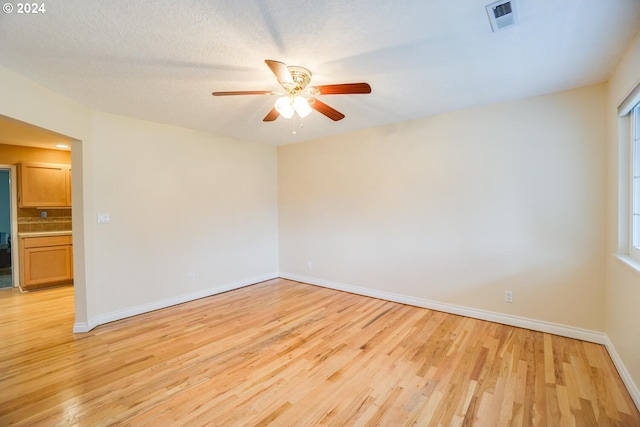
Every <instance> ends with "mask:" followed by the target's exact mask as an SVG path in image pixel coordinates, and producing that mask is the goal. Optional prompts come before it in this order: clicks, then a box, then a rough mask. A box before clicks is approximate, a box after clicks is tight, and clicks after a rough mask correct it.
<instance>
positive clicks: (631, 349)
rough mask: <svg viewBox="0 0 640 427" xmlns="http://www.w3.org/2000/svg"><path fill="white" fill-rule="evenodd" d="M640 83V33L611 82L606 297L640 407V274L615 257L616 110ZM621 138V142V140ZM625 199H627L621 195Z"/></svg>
mask: <svg viewBox="0 0 640 427" xmlns="http://www.w3.org/2000/svg"><path fill="white" fill-rule="evenodd" d="M639 84H640V33H639V34H638V35H637V36H636V37H635V39H634V41H633V42H632V43H631V45H630V46H629V48H628V50H627V52H626V54H625V56H624V57H623V59H622V60H621V61H620V63H619V64H618V66H617V68H616V70H615V72H614V74H613V76H612V78H611V80H610V82H609V97H608V103H607V110H606V114H607V119H608V120H609V126H608V133H607V159H608V165H609V167H608V172H607V182H608V186H607V190H608V191H607V252H606V260H607V288H606V291H607V297H606V332H607V335H608V336H609V339H610V340H611V342H612V343H613V344H614V346H615V349H616V352H617V353H618V355H619V357H620V359H621V360H622V362H623V363H624V365H625V366H626V369H627V371H628V373H629V375H630V377H631V379H632V380H633V382H634V383H635V385H636V387H635V396H634V397H635V398H636V403H637V404H638V405H639V406H640V394H639V393H638V385H640V333H639V332H638V325H640V310H639V309H638V306H639V304H640V271H638V270H636V269H634V268H632V267H630V266H629V265H627V264H625V263H623V262H622V261H620V260H619V259H618V258H616V257H614V256H613V254H615V253H617V252H618V243H619V239H618V232H619V230H621V228H620V225H621V224H619V222H618V219H619V217H620V216H624V215H626V209H625V208H623V209H622V210H623V211H622V212H621V211H619V209H618V194H619V190H620V188H621V187H619V186H618V184H619V183H618V180H619V168H620V167H621V166H624V165H621V164H620V163H619V158H618V146H619V143H621V144H623V145H626V144H628V141H626V138H625V137H624V135H623V134H622V133H620V134H619V133H618V130H619V118H618V115H617V107H618V105H619V104H620V103H621V102H622V100H624V98H625V97H626V95H627V94H628V93H629V92H631V90H633V88H634V87H636V86H637V85H639ZM621 139H622V140H621ZM622 197H626V195H625V194H622Z"/></svg>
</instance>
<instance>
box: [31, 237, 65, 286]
mask: <svg viewBox="0 0 640 427" xmlns="http://www.w3.org/2000/svg"><path fill="white" fill-rule="evenodd" d="M20 248H21V258H20V259H21V268H20V270H21V271H20V285H21V286H22V288H23V289H25V290H30V289H37V288H42V287H46V286H52V285H62V284H67V283H72V282H73V246H72V237H71V235H64V236H43V237H21V238H20Z"/></svg>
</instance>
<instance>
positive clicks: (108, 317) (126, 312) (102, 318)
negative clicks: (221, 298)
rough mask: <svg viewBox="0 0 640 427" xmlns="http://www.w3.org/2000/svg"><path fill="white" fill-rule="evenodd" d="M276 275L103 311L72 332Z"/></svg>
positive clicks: (241, 286)
mask: <svg viewBox="0 0 640 427" xmlns="http://www.w3.org/2000/svg"><path fill="white" fill-rule="evenodd" d="M277 277H278V273H270V274H265V275H263V276H258V277H253V278H251V279H245V280H240V281H238V282H233V283H228V284H226V285H221V286H216V287H213V288H208V289H203V290H201V291H197V292H191V293H189V294H185V295H179V296H176V297H172V298H166V299H163V300H159V301H154V302H150V303H147V304H142V305H138V306H135V307H129V308H125V309H122V310H117V311H112V312H111V313H105V314H101V315H98V316H96V317H94V318H91V319H89V321H88V322H76V323H74V325H73V332H74V333H83V332H89V331H90V330H92V329H93V328H95V327H96V326H100V325H104V324H105V323H109V322H114V321H116V320H121V319H126V318H127V317H133V316H137V315H139V314H143V313H148V312H150V311H154V310H159V309H161V308H167V307H171V306H172V305H178V304H182V303H185V302H188V301H194V300H197V299H200V298H205V297H209V296H211V295H216V294H221V293H223V292H227V291H231V290H234V289H239V288H243V287H245V286H249V285H253V284H256V283H260V282H264V281H266V280H271V279H276V278H277Z"/></svg>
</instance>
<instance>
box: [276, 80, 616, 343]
mask: <svg viewBox="0 0 640 427" xmlns="http://www.w3.org/2000/svg"><path fill="white" fill-rule="evenodd" d="M605 100H606V87H605V86H604V85H598V86H593V87H587V88H582V89H577V90H572V91H568V92H562V93H557V94H553V95H548V96H541V97H537V98H532V99H525V100H520V101H514V102H509V103H505V104H499V105H491V106H488V107H483V108H476V109H472V110H466V111H460V112H455V113H450V114H444V115H440V116H436V117H430V118H425V119H421V120H416V121H411V122H407V123H402V124H398V125H391V126H385V127H380V128H376V129H369V130H364V131H359V132H355V133H351V134H348V135H342V136H338V137H333V138H328V139H323V140H318V141H313V142H308V143H301V144H295V145H288V146H282V147H279V149H278V162H279V166H278V169H279V175H278V181H279V224H280V234H279V236H280V270H281V272H282V273H283V274H284V275H295V276H304V277H310V278H313V279H314V280H320V281H331V282H336V283H339V284H346V285H349V286H358V287H364V288H370V289H374V290H377V291H382V292H390V293H395V294H401V295H407V296H410V297H415V298H419V299H425V300H430V301H437V302H441V303H448V304H455V305H460V306H465V307H472V308H475V309H481V310H488V311H493V312H498V313H504V314H509V315H515V316H522V317H526V318H532V319H537V320H542V321H547V322H553V323H557V324H562V325H571V326H575V327H578V328H585V329H588V330H594V331H603V330H604V306H603V300H604V274H605V273H604V250H603V248H604V241H605V237H604V223H605V219H604V217H605V215H604V212H605V210H604V199H605V184H604V182H605V161H604V157H605V144H604V138H605V119H604V104H605ZM308 261H311V263H312V269H311V270H310V269H308V267H307V262H308ZM505 290H512V291H513V292H514V302H513V303H512V304H508V303H505V302H504V291H505Z"/></svg>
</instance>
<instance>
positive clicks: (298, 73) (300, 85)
mask: <svg viewBox="0 0 640 427" xmlns="http://www.w3.org/2000/svg"><path fill="white" fill-rule="evenodd" d="M287 69H288V70H289V73H290V74H291V78H292V79H293V82H294V85H292V84H290V83H283V86H285V88H286V89H287V90H288V91H289V92H300V91H302V90H304V88H306V87H307V85H308V84H309V82H311V71H309V70H307V69H306V68H304V67H298V66H295V65H290V66H287Z"/></svg>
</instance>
